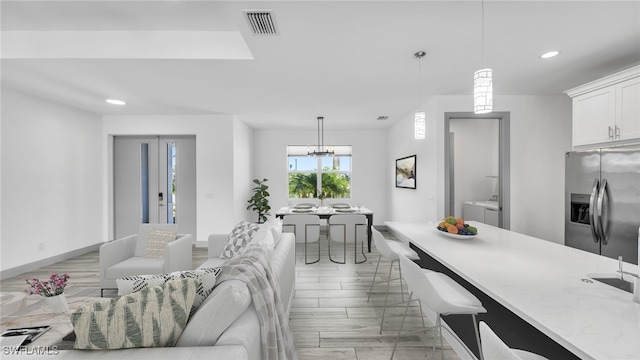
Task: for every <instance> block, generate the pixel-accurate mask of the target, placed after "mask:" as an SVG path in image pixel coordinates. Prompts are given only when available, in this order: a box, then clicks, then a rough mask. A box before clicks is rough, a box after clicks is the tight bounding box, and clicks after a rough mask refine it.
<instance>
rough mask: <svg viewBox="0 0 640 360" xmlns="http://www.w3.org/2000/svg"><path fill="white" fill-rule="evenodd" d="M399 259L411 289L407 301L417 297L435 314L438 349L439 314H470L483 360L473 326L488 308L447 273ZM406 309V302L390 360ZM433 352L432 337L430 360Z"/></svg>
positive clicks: (434, 350)
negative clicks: (477, 317)
mask: <svg viewBox="0 0 640 360" xmlns="http://www.w3.org/2000/svg"><path fill="white" fill-rule="evenodd" d="M399 259H400V266H401V267H402V268H403V269H404V278H405V280H406V281H407V286H408V287H409V289H411V294H410V295H409V301H411V298H412V297H413V296H416V297H417V298H418V299H420V300H421V301H422V303H424V304H425V306H426V307H427V308H429V309H431V311H433V312H435V313H436V325H435V330H437V332H438V336H439V337H440V349H442V319H441V315H452V314H469V315H471V317H472V319H473V330H474V331H475V333H476V341H477V342H478V351H479V353H480V360H484V358H483V356H482V350H481V345H480V336H479V335H478V327H477V326H476V315H477V314H480V313H485V312H487V310H486V309H485V308H484V307H482V303H481V302H480V300H478V298H477V297H475V296H474V295H473V294H472V293H470V292H469V291H468V290H467V289H465V288H464V287H462V286H461V285H460V284H458V283H457V282H455V281H454V280H453V279H451V278H450V277H448V276H447V275H445V274H442V273H439V272H435V271H431V270H426V269H422V268H421V267H420V266H418V264H416V263H415V262H413V261H411V260H409V259H407V257H406V256H404V255H399ZM408 309H409V304H408V303H407V308H406V309H405V311H404V316H403V317H402V323H401V324H400V330H399V331H398V336H397V337H396V343H395V345H394V346H393V352H392V353H391V359H393V355H394V354H395V352H396V347H397V346H398V340H399V339H400V333H401V332H402V328H403V327H404V321H405V319H406V317H407V310H408ZM435 354H436V342H435V338H434V341H433V349H432V351H431V358H432V359H435ZM442 357H443V358H444V349H443V350H442ZM490 360H493V359H490Z"/></svg>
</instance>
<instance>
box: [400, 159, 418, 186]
mask: <svg viewBox="0 0 640 360" xmlns="http://www.w3.org/2000/svg"><path fill="white" fill-rule="evenodd" d="M396 187H397V188H406V189H415V188H416V155H411V156H407V157H403V158H400V159H396Z"/></svg>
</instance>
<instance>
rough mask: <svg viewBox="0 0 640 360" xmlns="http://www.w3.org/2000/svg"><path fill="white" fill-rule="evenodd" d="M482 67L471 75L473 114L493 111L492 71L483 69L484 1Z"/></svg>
mask: <svg viewBox="0 0 640 360" xmlns="http://www.w3.org/2000/svg"><path fill="white" fill-rule="evenodd" d="M482 67H483V69H480V70H478V71H476V72H475V73H474V74H473V112H474V113H476V114H486V113H490V112H491V111H493V71H492V70H491V69H489V68H484V0H483V1H482Z"/></svg>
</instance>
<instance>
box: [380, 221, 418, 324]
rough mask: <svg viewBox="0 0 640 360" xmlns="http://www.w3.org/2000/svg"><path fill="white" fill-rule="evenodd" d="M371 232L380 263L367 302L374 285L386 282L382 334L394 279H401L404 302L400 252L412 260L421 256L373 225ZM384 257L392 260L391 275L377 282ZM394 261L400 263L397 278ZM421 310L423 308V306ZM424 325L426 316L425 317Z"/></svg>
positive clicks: (402, 292)
mask: <svg viewBox="0 0 640 360" xmlns="http://www.w3.org/2000/svg"><path fill="white" fill-rule="evenodd" d="M371 234H372V236H373V243H374V244H375V246H376V249H378V252H379V253H380V256H379V257H378V263H377V264H376V271H375V272H374V273H373V279H372V280H371V287H370V288H369V296H367V302H369V300H370V299H371V293H372V292H373V286H374V285H375V284H382V283H385V282H386V283H387V291H386V294H385V297H384V308H383V310H382V321H381V322H380V334H382V326H383V325H384V317H385V313H386V311H387V299H388V298H389V285H390V284H391V282H392V281H395V280H400V292H401V294H402V301H403V302H404V288H403V285H402V268H401V267H400V262H399V254H402V255H404V256H406V257H407V258H408V259H411V260H419V259H420V256H418V253H416V252H415V251H414V250H413V249H411V248H410V247H408V246H407V245H405V244H403V243H401V242H399V241H393V240H388V239H385V238H384V236H382V233H381V232H380V231H378V230H377V229H375V228H373V227H372V228H371ZM382 258H385V259H386V260H389V261H391V264H389V275H388V276H387V280H386V281H385V280H383V281H379V282H377V283H376V282H375V280H376V276H377V275H378V268H379V267H380V260H382ZM393 263H397V264H398V273H399V277H397V278H395V279H392V278H391V269H393ZM420 310H422V308H421V309H420ZM423 325H424V317H423Z"/></svg>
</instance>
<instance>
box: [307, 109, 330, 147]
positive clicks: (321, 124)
mask: <svg viewBox="0 0 640 360" xmlns="http://www.w3.org/2000/svg"><path fill="white" fill-rule="evenodd" d="M311 148H312V147H309V148H307V155H308V156H333V155H334V153H335V152H334V151H333V148H329V147H328V146H324V117H322V116H318V145H315V146H313V150H312V149H311Z"/></svg>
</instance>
